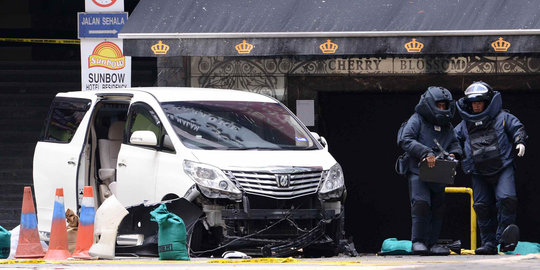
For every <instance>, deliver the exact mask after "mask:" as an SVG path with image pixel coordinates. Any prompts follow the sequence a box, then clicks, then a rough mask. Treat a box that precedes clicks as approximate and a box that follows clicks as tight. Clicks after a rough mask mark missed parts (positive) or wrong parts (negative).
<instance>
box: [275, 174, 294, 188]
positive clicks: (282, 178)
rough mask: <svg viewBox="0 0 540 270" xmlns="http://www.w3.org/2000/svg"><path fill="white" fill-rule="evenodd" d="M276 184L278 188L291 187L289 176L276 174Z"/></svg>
mask: <svg viewBox="0 0 540 270" xmlns="http://www.w3.org/2000/svg"><path fill="white" fill-rule="evenodd" d="M276 183H277V186H278V187H289V186H290V185H291V175H290V174H276Z"/></svg>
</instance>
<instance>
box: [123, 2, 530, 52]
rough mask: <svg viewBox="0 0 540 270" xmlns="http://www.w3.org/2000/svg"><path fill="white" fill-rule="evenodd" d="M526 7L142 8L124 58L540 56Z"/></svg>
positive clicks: (129, 29)
mask: <svg viewBox="0 0 540 270" xmlns="http://www.w3.org/2000/svg"><path fill="white" fill-rule="evenodd" d="M539 11H540V5H539V3H538V2H537V1H528V0H490V1H485V0H363V1H360V0H159V1H156V0H141V1H140V2H139V4H138V5H137V7H136V8H135V10H134V11H133V13H132V14H131V16H130V17H129V19H128V21H127V24H126V25H125V26H124V28H123V29H122V30H121V32H120V33H119V35H118V36H119V38H122V39H124V53H125V54H126V55H132V56H167V57H168V56H181V55H186V56H276V55H388V54H399V55H408V54H410V55H419V54H420V55H421V54H513V53H540V15H539Z"/></svg>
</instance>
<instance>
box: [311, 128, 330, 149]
mask: <svg viewBox="0 0 540 270" xmlns="http://www.w3.org/2000/svg"><path fill="white" fill-rule="evenodd" d="M311 135H312V136H313V137H314V138H315V139H316V140H317V141H318V142H319V143H320V144H321V145H322V146H323V147H324V149H328V143H327V142H326V139H325V138H324V137H323V136H320V135H319V134H318V133H317V132H311Z"/></svg>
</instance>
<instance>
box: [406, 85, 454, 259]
mask: <svg viewBox="0 0 540 270" xmlns="http://www.w3.org/2000/svg"><path fill="white" fill-rule="evenodd" d="M454 113H455V102H454V100H453V99H452V94H451V93H450V91H448V90H447V89H445V88H443V87H436V86H430V87H428V89H427V91H426V92H425V93H424V94H422V96H421V98H420V101H419V102H418V104H417V105H416V107H415V113H414V114H413V115H412V116H411V117H410V118H409V120H407V123H406V124H405V126H404V127H403V131H402V132H403V133H402V135H401V138H400V139H399V141H398V143H399V146H400V147H401V148H402V149H403V150H404V151H405V152H406V153H407V154H408V155H409V165H408V172H407V177H408V179H409V195H410V203H411V217H412V233H411V241H412V243H413V245H412V251H413V254H419V255H428V254H431V255H448V254H450V251H449V250H448V248H446V247H444V246H441V245H438V244H436V243H437V240H438V238H439V234H440V231H441V226H442V222H443V215H444V199H445V192H444V189H445V186H446V185H445V184H442V183H434V182H424V181H421V180H420V178H419V176H418V173H419V167H418V166H419V163H420V162H421V161H423V160H426V161H427V163H428V166H429V167H431V168H432V167H434V166H435V163H436V156H437V155H438V154H440V150H439V148H438V147H437V145H436V143H435V141H434V139H436V140H437V141H438V142H439V144H440V145H441V146H442V148H443V149H444V150H445V151H446V152H448V153H450V156H451V157H453V158H459V157H460V156H461V155H462V149H461V146H460V144H459V141H458V140H457V138H456V136H455V134H454V127H453V126H452V123H451V122H450V121H451V120H452V118H453V117H454Z"/></svg>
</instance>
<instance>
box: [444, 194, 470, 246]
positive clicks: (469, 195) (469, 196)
mask: <svg viewBox="0 0 540 270" xmlns="http://www.w3.org/2000/svg"><path fill="white" fill-rule="evenodd" d="M444 191H445V192H446V193H467V194H469V197H470V201H471V250H475V249H476V212H474V208H473V205H474V200H473V190H472V188H468V187H447V188H445V189H444Z"/></svg>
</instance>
